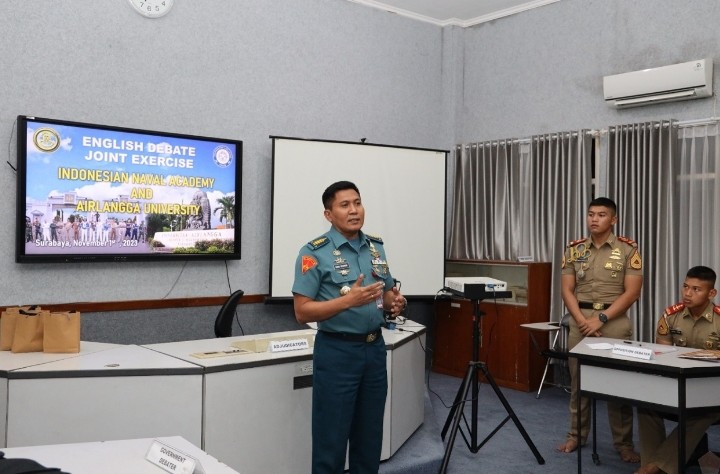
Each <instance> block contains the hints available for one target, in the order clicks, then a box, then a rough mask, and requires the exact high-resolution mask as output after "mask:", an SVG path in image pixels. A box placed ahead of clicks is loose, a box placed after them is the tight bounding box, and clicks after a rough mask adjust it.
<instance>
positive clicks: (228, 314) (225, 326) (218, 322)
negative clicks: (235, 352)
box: [215, 290, 245, 337]
mask: <svg viewBox="0 0 720 474" xmlns="http://www.w3.org/2000/svg"><path fill="white" fill-rule="evenodd" d="M243 294H245V292H244V291H243V290H237V291H235V292H234V293H233V294H231V295H230V296H229V297H228V299H227V300H225V303H224V304H223V305H222V308H220V312H219V313H218V315H217V318H215V337H230V336H232V323H233V318H234V317H235V310H236V309H237V305H238V301H239V300H240V298H241V297H242V295H243Z"/></svg>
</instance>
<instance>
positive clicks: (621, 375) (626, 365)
mask: <svg viewBox="0 0 720 474" xmlns="http://www.w3.org/2000/svg"><path fill="white" fill-rule="evenodd" d="M595 343H609V344H615V343H620V344H623V342H622V341H621V340H618V339H610V338H604V337H591V338H585V339H583V341H581V342H580V343H579V344H578V345H577V346H575V347H574V348H573V349H572V350H571V351H570V352H569V354H568V355H569V356H570V357H575V358H576V359H577V360H578V367H579V370H578V377H579V378H580V381H579V383H580V393H581V394H582V395H583V396H590V397H593V398H604V399H611V400H621V401H625V402H627V403H630V404H633V405H639V406H646V407H649V408H653V409H656V410H660V411H663V412H667V413H672V414H675V415H677V417H678V435H679V436H678V472H684V466H685V462H684V459H685V418H686V416H687V414H688V413H691V412H697V411H702V410H704V409H708V408H716V407H720V398H718V396H717V394H718V393H719V392H720V364H718V363H716V362H704V361H697V360H690V359H683V358H681V357H678V356H679V355H680V354H683V353H686V352H692V351H696V350H697V349H692V348H683V347H678V348H676V349H677V350H675V351H673V352H666V353H661V354H656V355H655V359H654V360H642V359H637V358H634V357H625V356H620V355H614V354H612V353H611V351H610V350H598V349H592V348H590V347H589V345H588V344H595ZM641 345H642V347H649V348H654V349H658V350H660V349H665V348H667V347H668V346H659V345H656V344H649V343H641ZM579 398H580V397H578V405H579ZM579 412H580V410H578V418H577V423H578V425H580V416H579ZM578 432H580V426H578ZM594 438H595V437H594ZM593 443H594V441H593ZM581 451H582V450H581V449H578V450H577V453H578V472H581V471H582V460H581ZM593 451H594V450H593Z"/></svg>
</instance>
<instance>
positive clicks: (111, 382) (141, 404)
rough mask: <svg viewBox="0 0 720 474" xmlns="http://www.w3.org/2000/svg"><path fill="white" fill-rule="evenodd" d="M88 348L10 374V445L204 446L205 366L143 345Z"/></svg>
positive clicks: (7, 440) (8, 416)
mask: <svg viewBox="0 0 720 474" xmlns="http://www.w3.org/2000/svg"><path fill="white" fill-rule="evenodd" d="M88 346H90V347H95V346H94V345H91V343H85V342H84V343H82V344H81V347H82V349H83V352H81V353H80V354H79V355H78V354H75V356H74V357H65V358H59V359H58V360H54V361H51V362H46V363H44V364H37V365H32V366H26V367H23V368H18V369H15V370H12V371H8V372H6V373H5V377H6V379H7V427H6V428H7V429H6V431H7V437H6V443H5V446H8V447H15V446H31V445H43V444H55V443H67V442H71V443H72V442H86V441H98V440H113V439H132V438H146V437H155V436H173V435H180V436H183V437H185V438H186V439H188V440H189V441H190V442H192V443H195V444H198V445H199V444H200V442H201V430H202V395H203V393H202V369H201V368H200V367H198V366H197V365H195V364H191V363H188V362H184V361H181V360H178V359H177V358H174V357H170V356H167V355H164V354H160V353H158V352H156V351H152V350H150V349H146V348H144V347H140V346H136V345H129V346H122V345H121V346H114V347H110V348H106V349H104V350H98V351H95V352H85V348H86V347H88ZM15 355H17V354H15ZM26 355H28V356H29V355H30V354H26ZM37 355H38V356H39V355H40V354H37ZM2 418H4V416H3V417H2Z"/></svg>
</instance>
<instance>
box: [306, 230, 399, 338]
mask: <svg viewBox="0 0 720 474" xmlns="http://www.w3.org/2000/svg"><path fill="white" fill-rule="evenodd" d="M361 273H362V274H363V275H364V276H365V278H364V279H363V282H362V285H363V286H367V285H370V284H372V283H375V282H378V281H383V282H384V283H385V290H384V291H388V290H389V289H390V288H392V287H393V285H394V284H395V281H394V280H393V277H392V275H391V274H390V268H389V266H388V263H387V258H386V257H385V250H384V249H383V242H382V239H380V238H379V237H375V236H372V235H369V234H365V233H363V232H359V233H358V240H357V241H354V242H351V241H348V239H346V238H345V237H344V236H343V235H342V234H341V233H340V232H338V231H337V230H336V229H335V228H334V227H331V228H330V230H329V231H328V232H326V233H325V234H323V235H322V236H320V237H318V238H317V239H315V240H312V241H311V242H309V243H308V244H307V245H304V246H303V247H302V248H301V249H300V252H299V254H298V257H297V261H296V262H295V282H294V283H293V287H292V292H293V293H297V294H301V295H303V296H307V297H308V298H310V299H313V300H315V301H328V300H331V299H333V298H337V297H339V296H341V295H342V294H343V293H342V292H343V291H347V289H349V288H351V287H352V285H353V284H354V283H355V281H356V280H357V279H358V277H359V276H360V274H361ZM343 288H345V290H343ZM384 321H385V320H384V317H383V310H382V308H378V307H377V304H376V302H372V303H369V304H366V305H363V306H356V307H353V308H349V309H347V310H345V311H342V312H341V313H338V314H337V315H336V316H334V317H332V318H330V319H327V320H325V321H320V322H319V323H318V329H321V330H323V331H328V332H343V333H351V334H367V333H370V332H373V331H375V330H376V329H378V328H379V327H380V326H382V325H383V323H384Z"/></svg>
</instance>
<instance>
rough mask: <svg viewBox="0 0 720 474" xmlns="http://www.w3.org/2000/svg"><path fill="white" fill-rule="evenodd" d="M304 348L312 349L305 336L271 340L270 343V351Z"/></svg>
mask: <svg viewBox="0 0 720 474" xmlns="http://www.w3.org/2000/svg"><path fill="white" fill-rule="evenodd" d="M302 349H310V343H309V342H308V340H307V339H305V338H301V339H289V340H286V341H270V344H268V352H287V351H299V350H302Z"/></svg>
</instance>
